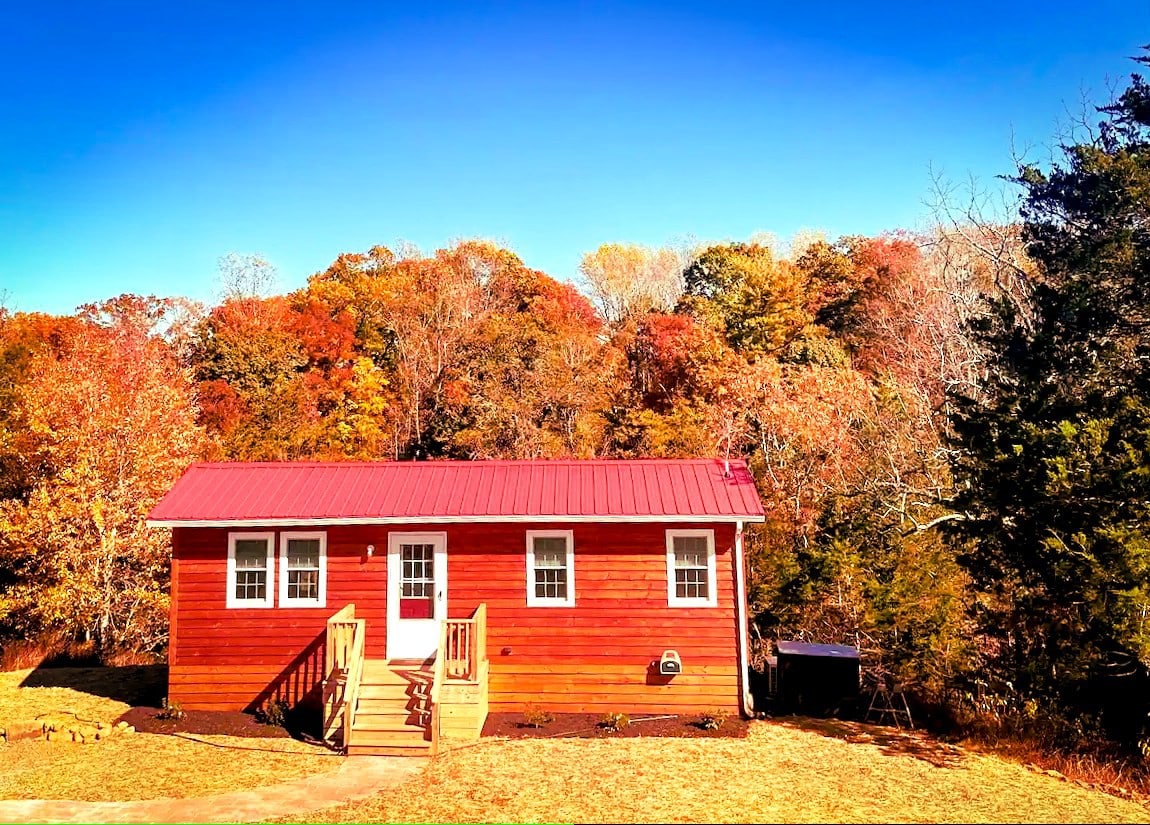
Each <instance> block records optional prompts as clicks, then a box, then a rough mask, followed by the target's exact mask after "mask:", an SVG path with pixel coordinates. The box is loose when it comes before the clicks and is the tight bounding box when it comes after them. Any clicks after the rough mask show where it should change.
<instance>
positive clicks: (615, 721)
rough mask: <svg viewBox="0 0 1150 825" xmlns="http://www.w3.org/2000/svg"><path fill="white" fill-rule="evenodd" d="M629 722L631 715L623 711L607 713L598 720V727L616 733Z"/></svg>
mask: <svg viewBox="0 0 1150 825" xmlns="http://www.w3.org/2000/svg"><path fill="white" fill-rule="evenodd" d="M629 724H631V717H630V716H628V715H627V714H625V713H608V714H607V715H606V716H604V717H603V718H602V719H601V720H600V722H599V727H601V728H603V729H604V730H609V731H611V732H613V733H618V732H619V731H621V730H623V728H625V727H627V726H628V725H629Z"/></svg>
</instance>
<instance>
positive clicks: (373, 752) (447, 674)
mask: <svg viewBox="0 0 1150 825" xmlns="http://www.w3.org/2000/svg"><path fill="white" fill-rule="evenodd" d="M366 628H367V625H366V623H365V622H364V620H363V619H357V618H355V605H354V604H349V605H345V606H344V607H342V608H340V610H339V611H337V612H336V613H335V614H334V615H332V616H331V618H329V619H328V620H327V637H326V645H325V648H324V672H325V673H326V674H327V676H326V677H325V678H324V682H323V738H324V741H325V742H327V743H328V744H329V745H330V746H332V747H342V748H343V749H344V750H345V751H346V752H347V753H348V754H349V755H353V756H354V755H363V756H430V755H434V754H435V753H437V752H438V751H439V747H440V738H441V737H444V739H445V740H447V741H455V742H460V741H465V742H469V741H476V740H477V739H478V738H479V735H480V732H481V731H482V728H483V720H484V719H486V718H487V674H488V662H487V605H485V604H481V605H479V607H477V608H476V609H475V612H474V613H472V615H471V616H470V617H469V618H466V619H444V620H443V621H442V622H441V623H440V627H439V646H438V647H437V648H436V653H435V656H434V657H433V658H432V659H429V660H428V661H426V662H417V661H395V660H392V661H384V660H382V659H368V658H366V656H365V655H364V651H365V641H364V639H365V632H366ZM444 705H446V708H447V710H446V711H444V710H443V709H442V708H443V706H444ZM444 713H446V716H441V714H444Z"/></svg>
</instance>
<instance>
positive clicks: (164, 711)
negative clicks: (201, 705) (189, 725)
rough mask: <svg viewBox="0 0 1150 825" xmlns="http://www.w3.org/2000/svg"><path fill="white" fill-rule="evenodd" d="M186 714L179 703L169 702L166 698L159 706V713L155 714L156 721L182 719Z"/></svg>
mask: <svg viewBox="0 0 1150 825" xmlns="http://www.w3.org/2000/svg"><path fill="white" fill-rule="evenodd" d="M185 715H186V714H185V713H184V709H183V708H182V707H181V706H180V703H179V702H169V701H168V697H166V696H165V697H164V701H163V703H162V704H161V706H160V712H159V713H157V714H156V718H157V719H183V718H184V716H185Z"/></svg>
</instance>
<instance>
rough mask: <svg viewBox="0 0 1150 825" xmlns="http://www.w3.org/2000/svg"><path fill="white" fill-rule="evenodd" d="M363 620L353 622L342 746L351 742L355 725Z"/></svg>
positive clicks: (361, 661) (361, 657) (361, 676)
mask: <svg viewBox="0 0 1150 825" xmlns="http://www.w3.org/2000/svg"><path fill="white" fill-rule="evenodd" d="M365 624H366V623H365V622H364V620H363V619H356V620H355V631H354V635H353V637H352V646H351V663H350V666H349V667H348V670H347V682H346V687H345V688H344V691H343V746H344V747H345V748H346V747H347V745H348V743H349V742H351V728H352V725H354V724H355V711H356V705H358V704H359V683H360V682H361V681H362V680H363V637H364V626H365Z"/></svg>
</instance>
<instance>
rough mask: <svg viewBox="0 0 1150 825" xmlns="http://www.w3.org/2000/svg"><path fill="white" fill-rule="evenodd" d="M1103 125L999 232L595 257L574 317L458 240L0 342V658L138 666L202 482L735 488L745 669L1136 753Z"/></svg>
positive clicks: (263, 275) (1144, 163)
mask: <svg viewBox="0 0 1150 825" xmlns="http://www.w3.org/2000/svg"><path fill="white" fill-rule="evenodd" d="M1142 62H1145V60H1144V59H1143V60H1142ZM1099 112H1100V117H1101V122H1100V123H1099V124H1098V125H1097V127H1096V128H1092V129H1089V130H1088V131H1087V132H1086V133H1085V134H1083V135H1081V136H1080V137H1079V139H1078V142H1076V143H1069V142H1068V143H1067V145H1065V146H1063V147H1062V150H1061V155H1060V156H1059V157H1058V158H1056V159H1055V160H1054V161H1052V162H1051V163H1050V164H1049V165H1048V167H1046V168H1041V167H1039V166H1033V165H1022V166H1020V168H1019V169H1018V170H1017V172H1016V174H1015V176H1014V178H1013V179H1014V181H1015V183H1016V184H1017V185H1018V186H1019V187H1020V191H1021V193H1022V199H1021V209H1020V211H1019V214H1018V215H1017V219H1016V220H1013V221H1008V222H1005V223H1003V222H1000V223H997V224H992V223H986V222H979V221H969V220H958V221H955V222H951V223H948V224H943V225H940V226H938V227H936V228H934V229H932V230H930V231H926V232H919V233H910V232H893V233H889V234H884V235H882V236H879V237H842V238H836V239H830V238H826V237H823V236H820V235H818V234H813V233H806V234H804V235H801V236H798V237H795V238H793V239H791V240H790V241H789V242H788V243H785V244H783V243H779V242H776V241H772V240H770V239H766V238H758V239H751V240H749V241H746V242H731V243H719V244H711V245H704V246H701V247H699V248H688V247H686V246H684V247H680V248H675V247H667V248H648V247H643V246H639V245H633V244H619V243H614V244H605V245H603V246H601V247H599V248H598V249H596V250H594V251H592V252H589V253H588V254H586V255H585V256H584V257H583V260H582V263H581V266H580V271H581V276H582V278H581V282H580V283H579V284H578V285H572V284H569V283H564V282H561V281H558V280H556V279H555V278H552V277H550V276H548V275H547V274H545V273H543V272H540V271H537V270H534V269H531V268H530V267H528V266H526V265H525V264H524V263H523V262H522V261H521V260H520V259H519V258H518V257H517V256H516V255H515V254H514V253H513V252H511V251H510V250H507V249H504V248H501V247H500V246H498V245H496V244H493V243H490V242H486V241H479V240H472V241H464V242H460V243H457V244H454V245H452V246H450V247H449V248H446V249H441V250H438V251H436V252H434V253H432V254H422V253H419V252H417V251H414V250H409V249H405V250H391V249H388V248H385V247H382V246H379V247H374V248H372V249H370V250H368V251H367V252H363V253H347V254H342V255H340V256H338V257H337V258H336V259H335V260H334V261H333V262H332V264H331V265H330V266H329V267H327V269H325V270H324V271H322V272H318V273H316V274H315V275H313V276H312V277H311V278H310V279H309V280H308V282H307V284H306V286H304V287H302V288H300V289H298V290H295V291H293V292H290V293H288V294H273V291H272V290H270V289H268V284H269V283H270V282H271V274H272V273H271V270H270V267H269V266H268V264H267V263H266V262H264V261H263V260H261V259H259V258H257V257H244V256H229V257H228V258H226V259H225V260H224V261H223V262H222V264H221V269H222V271H223V274H224V282H225V284H226V287H227V289H226V292H225V294H224V295H223V297H222V298H221V299H220V300H219V301H218V302H217V303H216V304H215V305H212V306H200V305H196V304H193V303H192V302H189V301H186V300H182V299H172V298H155V297H140V296H131V295H124V296H120V297H118V298H114V299H111V300H108V301H105V302H102V303H99V304H94V305H89V306H85V307H81V308H80V309H79V310H78V311H77V312H76V313H75V314H73V315H69V316H49V315H44V314H39V313H12V312H6V311H3V312H0V640H3V639H7V640H15V639H29V638H33V639H34V638H45V639H47V638H53V639H59V638H67V639H80V640H84V641H87V642H90V643H91V644H93V645H95V647H96V648H97V649H98V650H99V651H104V652H106V651H113V650H123V649H127V650H137V651H162V650H163V647H164V644H165V640H166V627H167V612H166V611H167V590H168V553H169V550H168V537H167V535H166V534H165V531H160V530H149V529H147V528H146V527H144V525H143V517H144V515H145V514H146V513H147V511H148V510H149V509H150V507H151V506H152V505H153V504H154V503H155V501H157V500H158V498H159V497H160V496H162V495H163V493H164V492H166V490H167V489H168V488H169V487H170V485H171V484H172V482H173V481H174V480H175V479H176V478H177V477H178V476H179V474H180V473H181V472H182V470H183V469H184V468H185V467H186V466H187V465H188V464H189V463H190V462H192V461H195V460H201V459H210V460H225V459H226V460H288V461H290V460H304V459H322V460H353V459H363V460H372V459H393V460H394V459H400V460H419V459H436V458H457V459H483V458H557V457H619V458H625V457H688V456H720V457H723V456H729V457H741V458H745V459H747V461H748V462H749V464H750V467H751V469H752V472H753V474H754V477H755V480H756V483H757V484H758V487H759V490H760V493H761V494H762V498H763V501H764V504H765V507H766V511H767V522H766V524H765V525H762V526H761V528H756V529H755V530H753V532H752V535H751V536H750V538H749V545H748V550H749V564H750V568H751V569H750V582H751V587H750V593H749V598H750V601H751V608H752V614H753V615H754V617H755V621H754V631H755V634H756V636H757V637H759V638H760V639H762V640H764V641H768V640H770V639H773V638H801V639H806V640H809V641H823V642H845V643H849V644H855V645H858V646H859V647H860V648H861V649H862V650H863V652H864V656H865V658H866V661H867V663H868V668H869V669H870V670H871V671H872V672H875V673H882V674H886V675H890V676H892V677H895V678H898V679H901V680H905V681H908V682H910V683H912V684H914V685H915V686H916V690H917V691H918V693H919V695H920V697H921V698H922V699H923V701H928V702H930V703H933V705H934V706H936V707H939V708H943V709H944V710H946V711H947V712H949V713H952V714H955V715H960V714H961V713H969V714H974V715H975V716H977V717H979V718H983V719H985V718H993V719H995V720H998V721H999V722H1003V723H1005V722H1010V723H1012V724H1016V725H1019V726H1026V725H1028V724H1030V723H1031V722H1033V721H1034V720H1035V719H1036V718H1038V717H1041V720H1042V721H1043V723H1044V724H1046V723H1050V724H1056V725H1060V726H1061V727H1057V736H1058V737H1060V739H1061V741H1067V740H1068V739H1069V738H1072V737H1073V736H1076V735H1086V734H1087V733H1089V732H1091V731H1097V730H1101V731H1103V732H1105V733H1107V734H1108V735H1109V736H1110V737H1111V738H1113V739H1115V740H1118V741H1121V742H1123V743H1124V744H1126V745H1129V746H1131V747H1137V746H1140V743H1142V742H1144V741H1145V740H1146V737H1147V735H1148V731H1150V722H1148V719H1147V713H1148V712H1150V700H1147V699H1146V698H1145V696H1146V695H1147V690H1146V688H1147V682H1148V680H1147V674H1148V669H1147V668H1148V665H1150V626H1147V611H1148V609H1150V592H1148V584H1147V565H1148V564H1150V554H1148V552H1147V551H1148V548H1150V533H1148V527H1150V512H1148V506H1150V504H1148V502H1150V495H1148V493H1150V490H1148V489H1147V488H1148V485H1150V454H1148V449H1150V397H1148V394H1150V370H1148V368H1147V366H1146V364H1147V359H1148V358H1150V350H1148V343H1150V342H1148V339H1147V319H1148V318H1150V315H1148V307H1150V294H1148V293H1150V272H1147V266H1148V264H1147V262H1148V261H1150V234H1148V233H1150V214H1148V213H1150V143H1148V138H1150V92H1148V90H1147V86H1146V84H1145V83H1144V81H1143V80H1142V79H1141V78H1140V77H1139V76H1137V75H1135V76H1134V77H1133V78H1132V80H1131V84H1130V86H1129V87H1128V88H1127V89H1126V90H1125V91H1124V92H1123V93H1122V94H1121V95H1120V96H1119V97H1118V98H1116V99H1115V100H1114V101H1113V102H1112V103H1110V104H1109V105H1107V106H1104V107H1101V108H1100V109H1099ZM2 643H3V641H0V644H2ZM1052 720H1053V721H1052ZM1048 727H1049V725H1048Z"/></svg>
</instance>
